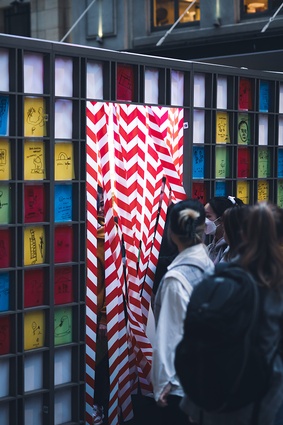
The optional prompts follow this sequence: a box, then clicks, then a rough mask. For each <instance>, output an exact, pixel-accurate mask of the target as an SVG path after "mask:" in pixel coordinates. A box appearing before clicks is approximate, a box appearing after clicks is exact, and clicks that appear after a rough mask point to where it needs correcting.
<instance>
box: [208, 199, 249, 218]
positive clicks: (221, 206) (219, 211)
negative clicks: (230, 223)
mask: <svg viewBox="0 0 283 425" xmlns="http://www.w3.org/2000/svg"><path fill="white" fill-rule="evenodd" d="M208 204H209V205H210V206H211V208H212V210H213V211H214V212H215V214H216V215H217V217H222V215H223V213H224V211H225V210H227V209H228V208H232V207H235V206H238V207H240V206H243V205H244V203H243V201H242V200H241V199H239V198H236V197H234V196H214V197H213V198H211V199H210V200H209V201H208Z"/></svg>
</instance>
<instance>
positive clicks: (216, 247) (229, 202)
mask: <svg viewBox="0 0 283 425" xmlns="http://www.w3.org/2000/svg"><path fill="white" fill-rule="evenodd" d="M242 205H244V203H243V201H242V200H241V199H239V198H236V197H234V196H228V197H226V196H214V197H213V198H211V199H210V200H209V201H208V202H207V204H206V205H205V215H206V220H205V234H206V235H212V236H213V240H212V242H211V243H210V244H209V245H208V246H207V248H208V255H209V257H210V258H211V260H212V261H213V262H214V264H217V263H219V262H220V261H221V258H222V257H223V254H224V251H225V250H226V248H227V246H228V243H227V242H226V241H225V239H224V228H223V221H222V216H223V214H224V212H225V211H226V210H227V209H228V208H233V207H239V206H242Z"/></svg>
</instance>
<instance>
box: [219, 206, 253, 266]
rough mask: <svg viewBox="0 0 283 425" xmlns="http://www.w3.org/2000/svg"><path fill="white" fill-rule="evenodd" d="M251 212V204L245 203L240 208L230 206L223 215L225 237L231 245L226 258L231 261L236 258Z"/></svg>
mask: <svg viewBox="0 0 283 425" xmlns="http://www.w3.org/2000/svg"><path fill="white" fill-rule="evenodd" d="M248 213H249V206H247V205H243V206H239V207H238V208H228V209H227V210H225V211H224V213H223V216H222V221H223V230H224V239H225V241H226V242H227V244H228V245H229V251H228V252H227V254H226V256H225V260H226V261H229V260H230V259H232V258H235V257H236V255H237V254H238V251H239V248H240V246H241V243H242V240H243V233H245V228H246V220H247V217H248Z"/></svg>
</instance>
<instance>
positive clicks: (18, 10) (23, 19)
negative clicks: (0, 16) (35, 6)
mask: <svg viewBox="0 0 283 425" xmlns="http://www.w3.org/2000/svg"><path fill="white" fill-rule="evenodd" d="M11 4H12V6H10V7H7V8H6V9H4V31H5V33H6V34H13V35H21V36H24V37H30V3H19V2H15V1H14V2H12V3H11Z"/></svg>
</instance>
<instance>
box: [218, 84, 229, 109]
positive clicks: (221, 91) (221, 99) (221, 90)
mask: <svg viewBox="0 0 283 425" xmlns="http://www.w3.org/2000/svg"><path fill="white" fill-rule="evenodd" d="M217 109H227V78H226V77H218V78H217Z"/></svg>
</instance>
